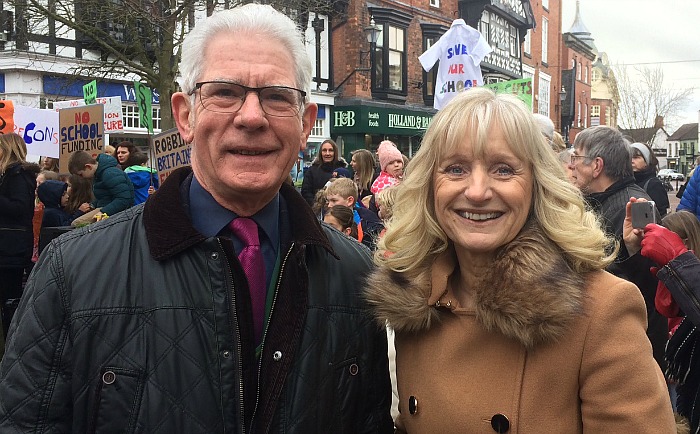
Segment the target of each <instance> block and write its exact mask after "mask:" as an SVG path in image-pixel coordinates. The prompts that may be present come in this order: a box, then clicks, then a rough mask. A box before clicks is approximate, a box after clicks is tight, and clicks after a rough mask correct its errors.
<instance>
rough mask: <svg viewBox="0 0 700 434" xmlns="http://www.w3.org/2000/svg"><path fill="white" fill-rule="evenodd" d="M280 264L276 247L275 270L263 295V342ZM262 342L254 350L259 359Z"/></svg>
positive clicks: (280, 256) (278, 248) (279, 255)
mask: <svg viewBox="0 0 700 434" xmlns="http://www.w3.org/2000/svg"><path fill="white" fill-rule="evenodd" d="M281 264H282V252H281V248H280V246H279V245H278V246H277V260H276V261H275V268H274V270H273V271H272V279H270V285H268V287H267V294H266V295H265V322H264V323H263V341H264V340H265V339H264V336H265V331H266V330H267V323H268V322H269V321H270V314H271V313H272V300H274V298H275V287H276V286H277V279H279V275H280V268H281ZM263 341H260V343H259V344H258V346H257V348H256V349H255V357H256V358H259V357H260V353H261V352H262V344H263Z"/></svg>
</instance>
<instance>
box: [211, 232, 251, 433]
mask: <svg viewBox="0 0 700 434" xmlns="http://www.w3.org/2000/svg"><path fill="white" fill-rule="evenodd" d="M217 242H218V243H219V248H220V249H221V253H222V254H223V256H224V258H227V259H226V263H227V264H226V265H227V267H226V269H227V270H228V272H227V274H228V278H229V279H230V280H229V281H230V282H231V306H230V308H231V313H232V314H233V318H232V317H230V316H229V322H230V323H232V324H231V328H232V329H233V331H234V334H235V335H234V337H235V339H236V350H237V351H236V357H237V358H238V382H239V386H240V387H239V390H240V395H239V402H240V418H241V424H240V428H241V434H245V432H246V429H245V408H244V401H243V399H244V397H243V368H242V364H243V362H242V360H241V353H243V348H242V347H241V334H240V331H239V330H238V320H237V315H236V285H235V282H234V281H233V269H232V268H231V264H230V263H229V260H228V257H227V256H226V251H225V250H224V246H223V245H222V244H221V240H217Z"/></svg>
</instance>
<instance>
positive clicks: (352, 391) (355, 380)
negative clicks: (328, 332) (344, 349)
mask: <svg viewBox="0 0 700 434" xmlns="http://www.w3.org/2000/svg"><path fill="white" fill-rule="evenodd" d="M333 368H334V374H335V378H336V381H337V383H336V384H337V391H336V392H337V393H336V394H335V409H334V410H335V422H334V423H335V424H336V426H335V428H334V431H333V432H335V433H344V432H354V430H351V431H344V430H343V427H346V428H347V427H349V426H352V424H355V423H359V422H360V421H358V420H357V416H358V408H359V407H360V405H361V403H362V400H363V399H365V398H366V397H363V396H361V395H360V391H361V390H362V377H363V376H364V374H365V373H364V372H362V366H360V363H359V359H358V358H357V357H350V358H349V359H346V360H343V361H342V362H338V363H333Z"/></svg>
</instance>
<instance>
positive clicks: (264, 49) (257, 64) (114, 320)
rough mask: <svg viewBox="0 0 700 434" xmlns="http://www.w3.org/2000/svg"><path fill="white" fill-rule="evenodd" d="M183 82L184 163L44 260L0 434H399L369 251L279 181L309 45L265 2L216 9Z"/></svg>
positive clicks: (191, 43) (26, 312)
mask: <svg viewBox="0 0 700 434" xmlns="http://www.w3.org/2000/svg"><path fill="white" fill-rule="evenodd" d="M180 73H181V77H182V78H181V80H180V86H181V89H182V91H181V92H177V93H176V94H174V95H173V97H172V101H171V102H172V107H173V115H174V118H175V120H176V123H177V126H178V129H179V131H180V134H181V136H182V138H183V139H184V140H185V141H186V142H187V143H191V145H192V148H191V157H192V167H191V168H189V167H187V168H183V169H179V170H177V171H175V172H173V173H172V174H171V175H170V176H169V177H168V178H167V179H166V180H165V182H164V183H163V185H162V186H161V188H160V189H159V190H158V191H157V192H156V193H155V194H153V195H152V196H151V197H150V198H149V200H148V201H147V202H146V203H145V205H139V206H137V207H134V208H131V209H129V210H127V211H125V212H123V213H120V214H117V215H115V216H110V218H109V219H108V220H106V221H105V222H101V223H97V224H95V225H92V226H91V227H89V228H85V229H78V230H75V231H73V232H72V233H69V234H66V235H64V236H62V237H60V238H58V239H57V240H54V241H53V242H52V243H51V245H50V246H49V247H48V249H47V250H46V251H45V252H44V253H43V254H42V257H41V260H40V261H39V263H38V264H37V266H36V268H35V273H34V274H33V276H32V279H31V281H30V282H29V284H28V285H27V290H26V291H25V297H24V298H23V299H22V301H21V304H20V307H19V310H18V311H17V314H16V316H15V319H14V321H13V323H12V326H11V330H10V339H9V341H8V343H7V352H6V353H5V357H4V359H3V361H2V364H1V365H0V431H1V432H3V433H7V432H18V433H19V432H75V433H85V432H143V433H223V432H226V433H238V434H245V433H268V432H272V433H287V434H308V433H323V434H326V433H368V434H369V433H391V432H393V423H392V421H391V416H390V412H389V406H390V403H391V385H390V380H389V375H388V361H387V342H386V333H385V332H384V330H383V329H381V328H379V327H377V325H376V324H375V323H374V321H373V319H372V318H371V316H370V315H368V313H367V312H366V309H365V303H364V301H363V300H362V299H361V287H362V286H363V285H362V284H363V280H364V278H365V276H366V275H367V273H368V271H369V269H370V267H371V257H370V254H369V251H368V250H367V249H366V248H364V247H363V246H361V245H360V244H357V243H356V242H355V241H354V240H350V239H348V238H347V237H345V236H344V235H343V234H341V233H339V232H338V231H336V230H334V229H331V228H330V227H328V226H325V225H324V226H322V225H321V224H320V223H319V222H318V220H317V219H316V217H315V216H314V214H313V212H312V211H311V209H310V208H309V206H308V205H307V204H306V201H305V200H304V199H303V198H302V197H301V196H300V195H299V194H298V193H297V191H296V190H295V189H294V187H292V186H289V185H287V184H286V183H284V181H285V180H286V178H287V176H288V174H289V171H290V169H291V167H292V165H293V164H294V163H295V162H296V159H297V155H298V153H299V152H300V151H302V150H303V149H304V148H305V146H306V140H307V138H308V136H309V134H310V131H311V128H312V127H313V125H314V121H315V119H316V113H317V107H316V104H314V103H311V102H309V99H308V96H309V86H310V82H311V63H310V61H309V58H308V56H307V54H306V49H305V47H304V44H303V37H302V34H301V33H300V31H299V30H298V29H297V28H296V26H295V24H294V23H293V22H292V21H291V20H290V19H289V18H288V17H286V16H284V15H283V14H281V13H279V12H277V11H275V10H274V9H273V8H272V7H270V6H263V5H254V4H248V5H246V6H242V7H238V8H234V9H232V10H226V11H223V12H219V13H216V14H214V15H212V16H211V17H208V18H206V19H204V20H202V21H200V22H198V23H197V25H196V27H195V28H194V29H193V30H192V31H191V32H190V33H189V35H188V36H187V38H186V39H185V42H184V44H183V47H182V63H181V66H180ZM105 267H108V268H109V270H107V269H105Z"/></svg>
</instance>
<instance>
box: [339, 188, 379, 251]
mask: <svg viewBox="0 0 700 434" xmlns="http://www.w3.org/2000/svg"><path fill="white" fill-rule="evenodd" d="M325 192H326V201H327V202H328V206H329V207H333V206H335V205H345V206H347V207H348V208H350V209H352V210H353V215H354V220H355V223H356V224H357V240H358V241H360V242H361V243H363V244H365V245H366V246H367V247H370V248H374V245H375V242H376V237H377V235H378V234H379V232H381V230H382V229H384V226H383V225H382V223H381V220H379V217H378V216H377V215H376V214H375V213H373V212H372V211H370V210H368V209H367V208H365V206H364V205H363V204H362V203H360V202H358V200H357V196H358V194H359V190H358V187H357V184H355V182H354V181H353V180H352V179H350V178H337V179H335V180H333V182H331V184H330V185H329V186H328V187H326V190H325Z"/></svg>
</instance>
